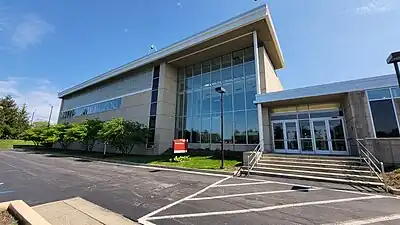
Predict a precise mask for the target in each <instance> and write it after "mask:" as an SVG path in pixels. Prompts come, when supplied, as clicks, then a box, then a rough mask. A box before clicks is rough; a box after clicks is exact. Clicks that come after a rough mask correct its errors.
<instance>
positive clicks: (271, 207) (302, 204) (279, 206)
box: [146, 195, 387, 220]
mask: <svg viewBox="0 0 400 225" xmlns="http://www.w3.org/2000/svg"><path fill="white" fill-rule="evenodd" d="M378 198H387V196H382V195H373V196H363V197H357V198H343V199H334V200H324V201H313V202H301V203H294V204H286V205H275V206H268V207H262V208H251V209H240V210H229V211H219V212H206V213H190V214H177V215H167V216H155V217H147V218H146V220H161V219H176V218H189V217H204V216H216V215H229V214H241V213H250V212H263V211H270V210H274V209H284V208H291V207H301V206H309V205H323V204H331V203H339V202H350V201H358V200H367V199H378ZM153 215H154V214H153Z"/></svg>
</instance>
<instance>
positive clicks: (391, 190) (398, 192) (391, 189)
mask: <svg viewBox="0 0 400 225" xmlns="http://www.w3.org/2000/svg"><path fill="white" fill-rule="evenodd" d="M388 189H389V193H390V194H394V195H400V189H397V188H394V187H391V186H389V187H388Z"/></svg>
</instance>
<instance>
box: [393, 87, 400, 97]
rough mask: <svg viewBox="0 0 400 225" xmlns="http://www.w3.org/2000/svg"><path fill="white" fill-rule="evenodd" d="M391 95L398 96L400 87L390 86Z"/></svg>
mask: <svg viewBox="0 0 400 225" xmlns="http://www.w3.org/2000/svg"><path fill="white" fill-rule="evenodd" d="M392 95H393V98H400V88H398V87H393V88H392Z"/></svg>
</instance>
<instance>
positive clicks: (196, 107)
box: [192, 90, 202, 115]
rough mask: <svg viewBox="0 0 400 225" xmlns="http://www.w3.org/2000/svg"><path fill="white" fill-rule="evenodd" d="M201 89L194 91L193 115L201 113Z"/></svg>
mask: <svg viewBox="0 0 400 225" xmlns="http://www.w3.org/2000/svg"><path fill="white" fill-rule="evenodd" d="M201 102H202V98H201V90H197V91H194V92H193V107H192V108H193V114H192V115H200V114H201Z"/></svg>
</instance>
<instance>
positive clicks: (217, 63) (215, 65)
mask: <svg viewBox="0 0 400 225" xmlns="http://www.w3.org/2000/svg"><path fill="white" fill-rule="evenodd" d="M219 69H221V58H220V57H217V58H213V59H212V60H211V71H215V70H219Z"/></svg>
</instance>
